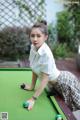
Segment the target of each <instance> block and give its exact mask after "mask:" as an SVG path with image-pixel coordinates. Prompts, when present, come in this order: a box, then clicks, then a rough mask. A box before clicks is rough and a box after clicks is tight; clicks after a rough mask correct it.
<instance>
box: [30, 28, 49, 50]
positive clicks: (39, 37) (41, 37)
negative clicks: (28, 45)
mask: <svg viewBox="0 0 80 120" xmlns="http://www.w3.org/2000/svg"><path fill="white" fill-rule="evenodd" d="M47 38H48V36H47V35H45V34H44V33H42V32H41V30H40V29H39V28H32V30H31V33H30V39H31V42H32V44H33V45H34V46H35V47H36V48H37V49H38V48H40V47H41V45H42V44H43V43H44V41H45V40H47Z"/></svg>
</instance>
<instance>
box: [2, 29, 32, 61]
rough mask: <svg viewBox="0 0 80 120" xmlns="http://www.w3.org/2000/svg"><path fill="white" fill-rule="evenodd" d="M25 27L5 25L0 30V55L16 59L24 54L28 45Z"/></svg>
mask: <svg viewBox="0 0 80 120" xmlns="http://www.w3.org/2000/svg"><path fill="white" fill-rule="evenodd" d="M26 29H27V28H26ZM26 29H25V30H24V29H23V28H20V27H6V28H4V29H3V30H2V31H0V57H5V58H10V59H15V60H16V59H19V58H22V57H23V56H26V51H27V50H28V48H29V45H30V42H29V37H28V35H27V33H26Z"/></svg>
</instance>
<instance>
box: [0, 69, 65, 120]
mask: <svg viewBox="0 0 80 120" xmlns="http://www.w3.org/2000/svg"><path fill="white" fill-rule="evenodd" d="M31 78H32V72H31V69H29V68H2V69H0V95H1V96H0V113H1V112H8V120H56V115H57V114H61V115H62V117H63V120H67V118H66V115H65V114H64V112H63V111H62V110H61V108H60V106H59V105H58V103H57V101H56V99H55V97H54V96H50V97H49V98H48V97H47V93H46V92H45V90H44V92H43V93H42V94H41V96H40V97H39V99H38V100H37V101H36V104H35V105H34V107H33V109H32V110H31V111H28V110H27V109H24V108H23V107H22V104H23V102H24V101H26V100H27V99H28V98H30V97H31V96H32V95H33V93H34V91H26V90H22V89H20V85H21V84H22V83H26V82H27V83H31ZM38 84H39V81H38V82H37V85H38ZM37 85H36V86H37Z"/></svg>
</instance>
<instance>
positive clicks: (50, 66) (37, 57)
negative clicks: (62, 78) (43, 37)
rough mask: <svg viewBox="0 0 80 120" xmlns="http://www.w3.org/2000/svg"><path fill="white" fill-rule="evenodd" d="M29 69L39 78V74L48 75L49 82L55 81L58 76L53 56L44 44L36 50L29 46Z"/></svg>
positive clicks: (58, 72)
mask: <svg viewBox="0 0 80 120" xmlns="http://www.w3.org/2000/svg"><path fill="white" fill-rule="evenodd" d="M29 60H30V67H31V68H32V71H33V72H34V73H36V74H37V75H38V77H39V78H41V73H42V72H43V73H46V74H48V75H49V80H50V81H52V80H56V79H57V77H58V76H59V74H60V71H59V70H58V69H57V67H56V64H55V60H54V57H53V54H52V52H51V50H50V48H49V47H48V45H47V44H46V43H44V44H43V45H42V46H41V47H40V48H39V49H38V50H36V48H35V46H34V45H32V46H31V50H30V56H29Z"/></svg>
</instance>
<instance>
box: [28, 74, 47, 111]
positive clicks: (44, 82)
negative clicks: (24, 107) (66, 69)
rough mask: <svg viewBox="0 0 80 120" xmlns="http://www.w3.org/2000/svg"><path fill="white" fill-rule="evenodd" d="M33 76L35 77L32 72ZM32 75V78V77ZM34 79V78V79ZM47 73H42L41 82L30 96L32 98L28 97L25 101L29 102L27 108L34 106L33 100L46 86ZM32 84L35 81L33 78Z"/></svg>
mask: <svg viewBox="0 0 80 120" xmlns="http://www.w3.org/2000/svg"><path fill="white" fill-rule="evenodd" d="M33 76H34V77H35V75H34V74H33ZM34 77H33V78H34ZM35 80H36V79H35ZM48 80H49V79H48V74H45V73H42V78H41V83H40V85H39V87H38V88H37V90H36V92H35V93H34V95H33V96H32V98H30V99H29V100H28V101H27V102H28V103H29V106H28V110H31V109H32V108H33V106H34V103H35V100H36V99H37V98H38V96H40V95H41V93H42V92H43V90H44V88H45V87H46V85H47V83H48ZM32 83H33V85H35V81H34V79H33V81H32Z"/></svg>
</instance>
